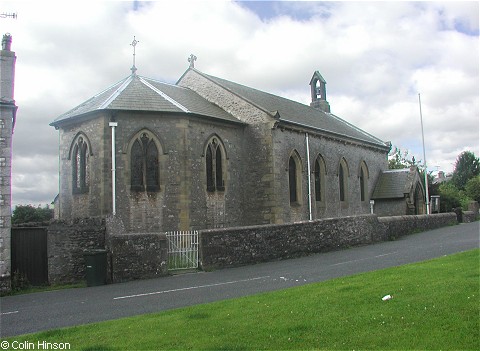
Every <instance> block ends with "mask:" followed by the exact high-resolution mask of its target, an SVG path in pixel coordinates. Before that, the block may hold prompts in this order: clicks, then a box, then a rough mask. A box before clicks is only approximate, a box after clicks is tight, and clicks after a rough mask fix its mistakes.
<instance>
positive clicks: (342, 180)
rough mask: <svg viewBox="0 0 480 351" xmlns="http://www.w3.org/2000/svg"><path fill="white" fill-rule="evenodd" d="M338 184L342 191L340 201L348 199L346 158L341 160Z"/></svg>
mask: <svg viewBox="0 0 480 351" xmlns="http://www.w3.org/2000/svg"><path fill="white" fill-rule="evenodd" d="M338 185H339V190H340V191H339V192H340V201H347V200H348V197H347V196H348V195H347V193H348V167H347V162H346V161H345V159H342V160H341V161H340V166H339V167H338Z"/></svg>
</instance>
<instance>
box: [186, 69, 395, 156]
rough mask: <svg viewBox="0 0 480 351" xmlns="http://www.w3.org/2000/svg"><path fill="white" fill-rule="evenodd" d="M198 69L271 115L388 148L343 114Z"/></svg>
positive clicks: (285, 120)
mask: <svg viewBox="0 0 480 351" xmlns="http://www.w3.org/2000/svg"><path fill="white" fill-rule="evenodd" d="M195 71H196V72H197V73H199V74H201V75H203V76H205V77H207V78H208V79H210V80H212V81H213V82H215V83H217V84H219V85H220V86H222V87H224V88H225V89H227V90H229V91H230V92H232V93H234V94H236V95H237V96H240V97H241V98H243V99H244V100H246V101H248V102H250V103H253V104H254V105H256V106H257V107H259V108H261V109H263V110H264V111H266V112H268V113H270V114H271V115H272V116H273V115H275V114H276V113H277V112H278V115H277V117H278V116H279V120H280V121H283V122H286V123H292V124H296V125H300V126H304V127H309V128H313V129H315V130H320V131H323V132H326V133H327V134H333V135H337V136H341V137H347V138H352V139H356V140H359V141H363V142H367V143H371V144H375V145H377V146H380V147H384V148H388V147H387V146H386V144H385V143H384V142H383V141H382V140H380V139H378V138H376V137H374V136H373V135H371V134H369V133H367V132H365V131H363V130H361V129H360V128H358V127H356V126H354V125H352V124H350V123H348V122H347V121H345V120H343V119H341V118H340V117H338V116H335V115H334V114H332V113H326V112H323V111H321V110H319V109H316V108H313V107H310V106H307V105H304V104H301V103H299V102H296V101H293V100H289V99H287V98H283V97H280V96H276V95H273V94H270V93H266V92H264V91H261V90H257V89H254V88H250V87H247V86H244V85H241V84H238V83H234V82H231V81H228V80H225V79H222V78H218V77H214V76H211V75H208V74H205V73H202V72H199V71H198V70H196V69H195Z"/></svg>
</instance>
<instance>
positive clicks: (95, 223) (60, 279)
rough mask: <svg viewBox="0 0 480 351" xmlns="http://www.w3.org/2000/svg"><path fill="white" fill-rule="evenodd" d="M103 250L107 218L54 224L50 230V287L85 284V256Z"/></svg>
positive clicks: (48, 251)
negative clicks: (62, 284) (93, 251)
mask: <svg viewBox="0 0 480 351" xmlns="http://www.w3.org/2000/svg"><path fill="white" fill-rule="evenodd" d="M104 248H105V219H104V218H101V217H95V218H82V219H75V220H71V221H62V220H56V221H53V222H52V223H51V224H50V225H49V227H48V229H47V255H48V280H49V283H50V284H58V283H74V282H78V281H84V280H85V258H84V254H85V253H86V252H88V251H92V250H97V249H104Z"/></svg>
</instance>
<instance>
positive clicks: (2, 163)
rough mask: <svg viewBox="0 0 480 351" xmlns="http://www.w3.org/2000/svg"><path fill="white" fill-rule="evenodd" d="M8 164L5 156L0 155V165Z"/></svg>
mask: <svg viewBox="0 0 480 351" xmlns="http://www.w3.org/2000/svg"><path fill="white" fill-rule="evenodd" d="M5 166H7V159H6V158H5V157H0V167H5Z"/></svg>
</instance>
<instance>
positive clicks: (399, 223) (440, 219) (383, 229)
mask: <svg viewBox="0 0 480 351" xmlns="http://www.w3.org/2000/svg"><path fill="white" fill-rule="evenodd" d="M378 222H379V224H381V225H380V226H379V227H378V232H377V235H379V238H378V239H379V240H377V241H385V240H395V239H397V238H400V237H402V236H405V235H408V234H412V233H419V232H424V231H427V230H431V229H436V228H441V227H446V226H449V225H453V224H457V223H458V222H457V215H456V214H455V213H453V212H452V213H439V214H432V215H416V216H392V217H378Z"/></svg>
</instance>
